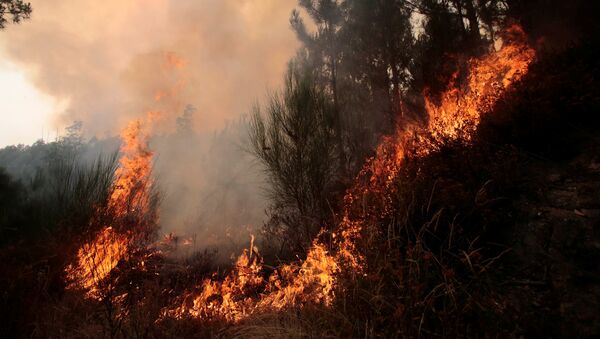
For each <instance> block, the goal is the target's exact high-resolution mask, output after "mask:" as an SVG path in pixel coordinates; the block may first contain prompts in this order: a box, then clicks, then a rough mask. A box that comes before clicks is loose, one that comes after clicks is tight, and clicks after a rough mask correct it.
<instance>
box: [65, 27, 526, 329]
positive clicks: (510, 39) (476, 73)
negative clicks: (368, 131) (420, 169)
mask: <svg viewBox="0 0 600 339" xmlns="http://www.w3.org/2000/svg"><path fill="white" fill-rule="evenodd" d="M525 41H526V39H525V35H524V33H523V31H522V30H521V29H520V28H519V27H516V26H515V27H511V28H509V29H508V30H507V32H506V33H505V35H504V46H503V48H502V49H501V50H499V51H497V52H494V53H489V54H488V55H486V56H484V57H481V58H477V59H472V60H470V61H468V63H467V66H468V70H469V73H468V75H467V76H466V79H465V80H464V81H459V73H456V74H455V77H454V81H453V82H452V83H451V84H450V86H449V88H448V89H447V90H446V91H445V92H444V93H442V94H441V99H440V100H439V103H436V102H435V101H434V100H433V99H431V98H430V96H429V95H428V93H427V91H426V92H425V93H424V95H425V106H426V110H427V113H428V117H429V119H428V122H427V124H426V125H425V126H421V125H417V124H407V125H405V126H402V127H398V128H397V130H396V133H395V134H394V135H391V136H388V137H385V138H384V139H383V140H382V142H381V144H380V145H379V147H378V148H377V151H376V154H375V155H374V156H373V157H372V158H371V159H369V160H368V161H367V162H366V164H365V166H364V167H363V169H362V171H361V172H360V173H359V175H358V177H357V179H356V181H355V184H354V186H352V187H351V188H350V189H349V190H348V191H347V193H346V195H345V197H344V205H343V210H342V215H341V222H340V224H339V225H338V227H337V229H336V230H335V232H334V233H332V234H331V238H332V239H333V242H332V245H327V244H325V243H324V242H322V241H321V238H323V237H324V235H325V234H326V233H327V232H326V230H322V231H321V233H320V234H319V236H317V237H316V239H315V240H314V241H313V243H312V246H311V248H310V250H309V251H308V253H307V256H306V259H305V260H303V261H300V262H294V263H290V264H287V265H283V266H281V267H279V268H277V269H276V270H275V272H274V273H273V274H272V275H271V276H270V277H268V278H267V277H266V274H265V272H264V269H263V265H262V258H261V256H260V254H259V252H258V249H257V248H256V247H255V246H254V239H252V241H251V244H250V247H249V248H248V249H246V250H244V251H243V253H242V254H241V256H240V257H239V258H238V259H237V262H236V264H235V267H234V269H233V270H232V271H231V273H229V274H228V275H227V276H225V277H224V278H223V279H218V277H216V276H213V277H211V278H209V279H205V280H203V281H202V282H200V284H198V286H196V288H195V289H194V290H193V291H188V292H187V293H186V294H185V295H183V296H182V297H180V298H179V299H178V300H177V302H176V304H175V305H174V306H169V307H166V308H165V309H163V312H162V315H163V317H173V318H183V317H194V318H202V319H208V318H219V319H225V320H228V321H232V322H235V321H239V320H242V319H244V318H246V317H248V316H250V315H252V314H256V313H260V312H266V311H273V310H280V309H283V308H286V307H291V306H302V305H305V304H307V303H313V304H323V305H326V306H327V305H331V304H332V303H333V302H334V300H335V291H336V287H337V280H336V279H337V277H338V276H339V274H340V273H341V272H342V271H343V272H344V273H350V274H364V271H365V268H366V260H365V258H364V257H363V255H362V254H361V251H360V239H361V237H362V234H363V231H364V227H365V225H368V224H371V223H372V221H377V220H381V219H382V218H385V217H387V216H389V215H390V214H391V213H392V212H393V211H394V206H393V204H392V198H391V197H392V195H393V192H394V182H395V180H396V178H397V176H398V174H399V173H400V170H401V169H402V165H403V162H404V159H405V158H406V156H407V154H409V153H410V154H416V155H425V154H428V153H430V152H432V151H435V149H436V147H437V146H436V145H437V144H438V142H439V141H443V140H462V141H465V142H469V141H471V139H472V137H473V135H474V132H475V131H476V130H477V126H478V124H479V121H480V119H481V114H483V113H485V112H486V111H488V110H489V109H490V108H491V107H492V106H493V105H494V103H495V102H497V100H498V99H499V98H500V97H501V95H502V94H503V93H504V91H505V90H506V89H507V88H508V87H509V86H510V85H511V84H512V83H513V82H515V81H518V80H519V79H520V78H521V77H522V76H523V75H524V74H525V73H526V72H527V68H528V66H529V64H530V63H531V62H532V61H533V59H534V57H535V52H534V51H533V49H531V48H530V47H528V45H527V43H526V42H525ZM167 63H168V65H170V67H173V68H181V67H183V65H184V63H181V62H180V61H179V60H178V59H176V58H174V59H172V60H171V59H169V60H167ZM149 120H151V119H149ZM148 124H149V122H148V121H134V122H132V123H131V124H130V125H129V126H128V127H127V128H126V129H125V130H124V132H123V133H122V138H123V141H124V144H123V148H122V152H123V157H122V158H121V163H120V164H121V167H120V169H119V171H118V173H117V180H116V182H115V190H114V193H113V194H112V196H111V197H110V202H109V206H110V207H111V208H114V209H115V210H116V211H118V213H119V214H120V215H127V214H128V213H131V212H134V211H135V209H142V210H143V209H147V208H149V200H148V199H149V190H150V187H151V185H152V180H151V178H150V171H151V161H152V152H151V151H150V150H149V148H148V144H147V140H148V137H149V130H148V129H147V126H148ZM114 234H117V232H115V229H113V228H110V227H108V228H105V229H104V230H103V231H102V232H100V233H99V234H98V236H97V238H96V239H95V241H93V242H91V243H90V244H86V245H84V246H83V247H82V249H81V250H80V251H79V254H78V263H77V265H76V266H75V267H70V268H69V270H68V272H69V275H71V276H75V277H76V278H78V279H79V280H80V281H81V282H80V283H79V285H80V286H81V287H84V288H86V289H88V290H93V289H94V286H96V285H97V284H98V282H99V281H100V280H102V279H103V278H104V277H106V276H107V275H108V274H109V273H110V271H111V270H112V269H114V267H115V266H116V265H117V264H118V262H119V260H123V259H126V258H127V248H128V246H130V245H131V244H130V242H129V241H124V242H123V241H122V240H118V239H121V238H119V237H116V238H115V237H113V235H114ZM121 234H126V233H121ZM114 239H117V240H114ZM125 239H128V238H127V237H126V238H125ZM91 253H94V255H95V256H97V255H99V256H100V257H101V258H100V259H99V260H95V258H90V254H91ZM105 254H106V255H105ZM97 263H100V267H99V268H96V269H92V267H93V265H96V266H98V265H97Z"/></svg>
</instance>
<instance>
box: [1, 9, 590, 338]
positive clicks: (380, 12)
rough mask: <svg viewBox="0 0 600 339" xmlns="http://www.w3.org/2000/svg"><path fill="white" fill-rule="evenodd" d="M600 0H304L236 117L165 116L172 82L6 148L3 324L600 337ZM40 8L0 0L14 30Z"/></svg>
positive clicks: (12, 328) (107, 332)
mask: <svg viewBox="0 0 600 339" xmlns="http://www.w3.org/2000/svg"><path fill="white" fill-rule="evenodd" d="M594 13H600V2H596V1H586V0H571V1H562V0H530V1H525V0H298V1H297V4H296V9H294V10H293V11H292V12H291V13H290V14H289V18H284V19H285V20H289V29H290V30H291V31H292V32H293V33H294V34H295V37H296V39H297V41H298V46H299V47H298V49H297V50H296V52H295V56H294V57H293V58H292V59H291V60H288V62H287V69H286V71H285V73H284V74H280V78H281V79H283V81H282V82H281V83H282V85H281V86H280V87H279V88H276V89H274V90H271V91H265V93H264V95H263V97H261V98H260V99H259V100H257V102H256V104H255V105H253V106H249V107H247V108H246V110H245V111H244V112H243V114H241V115H240V116H239V117H238V118H236V119H229V120H227V122H226V123H225V125H224V127H220V128H215V129H212V130H201V131H199V130H196V129H195V128H194V124H193V122H192V121H193V119H194V118H195V117H196V116H197V115H199V114H201V112H199V111H198V109H197V108H196V107H195V106H194V105H192V104H191V103H187V102H183V103H182V104H179V103H178V104H177V105H176V106H174V107H176V108H175V109H174V111H175V112H174V113H173V116H172V118H173V119H172V120H173V121H174V126H175V128H174V129H173V130H171V131H168V132H163V131H161V132H157V131H158V130H159V127H160V125H161V124H163V121H164V120H161V119H164V115H165V113H164V112H162V111H161V110H162V108H163V107H167V104H170V103H171V102H176V100H175V99H173V97H175V94H173V93H174V92H175V90H173V91H170V90H167V91H165V92H164V93H162V92H161V93H162V94H161V95H157V96H156V97H155V98H154V100H155V101H156V105H157V107H159V109H158V110H157V111H149V112H148V113H146V114H144V115H141V114H140V115H139V116H138V117H136V118H135V119H132V120H130V121H128V122H127V123H126V124H124V125H123V126H121V131H120V133H119V134H117V133H114V134H113V135H111V136H99V135H95V136H94V135H89V134H87V133H86V132H85V129H84V126H86V123H87V122H86V121H85V120H77V121H74V122H73V123H71V124H70V125H69V127H67V128H66V130H65V131H63V132H61V133H60V135H58V136H57V137H56V138H55V140H44V139H40V140H39V141H37V142H35V143H33V144H31V145H23V144H19V145H10V146H5V147H4V148H2V149H0V291H1V294H0V317H1V319H2V320H1V321H0V336H1V337H6V338H20V337H33V338H38V337H40V338H71V337H73V338H105V337H106V338H190V337H192V338H195V337H199V338H212V337H218V338H221V337H223V338H233V337H236V338H237V337H241V338H263V337H265V338H321V337H327V338H354V337H356V338H359V337H362V338H380V337H384V338H387V337H391V338H405V337H406V338H421V337H424V338H429V337H432V338H434V337H443V338H457V337H466V338H471V337H474V338H479V337H508V338H527V337H533V338H536V337H578V338H579V337H581V338H591V337H596V336H598V335H600V284H599V283H600V268H599V266H598V265H597V263H598V262H599V260H600V134H599V133H598V131H599V127H600V118H599V117H600V115H599V113H600V81H599V79H600V58H599V57H598V56H600V53H599V52H600V29H599V27H598V26H599V21H598V20H597V18H596V15H595V14H594ZM35 14H36V6H35V3H34V5H33V6H32V5H30V4H29V3H27V2H25V1H22V0H0V15H1V17H0V28H1V29H3V30H4V31H2V30H0V37H1V36H2V34H5V33H6V31H5V30H6V29H8V28H10V29H13V30H19V29H20V28H22V27H24V26H26V25H28V24H29V22H30V21H31V20H34V19H35ZM165 65H167V66H165V67H166V68H165V69H167V70H168V71H172V72H186V69H185V68H184V67H183V66H182V65H183V62H180V61H179V60H178V59H176V58H175V57H174V56H172V55H170V54H169V55H167V61H166V63H165ZM173 83H174V85H173V86H174V87H173V88H178V86H179V85H180V82H173ZM214 86H219V84H218V83H217V84H214ZM250 86H251V85H250ZM228 100H231V101H235V100H236V98H235V97H231V98H228ZM165 102H166V103H165ZM1 114H9V112H2V113H1ZM1 130H2V129H1V127H0V131H1Z"/></svg>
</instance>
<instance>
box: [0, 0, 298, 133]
mask: <svg viewBox="0 0 600 339" xmlns="http://www.w3.org/2000/svg"><path fill="white" fill-rule="evenodd" d="M294 4H295V0H131V1H122V0H106V1H101V2H98V1H94V0H79V1H68V0H54V1H41V0H40V1H32V6H33V8H34V13H33V16H32V19H31V20H29V21H26V22H24V23H23V24H21V25H18V26H11V27H9V29H7V30H6V31H5V32H3V41H2V44H3V46H2V47H3V48H2V51H3V54H4V57H6V58H8V59H10V60H12V61H13V62H15V63H17V64H19V65H20V66H21V67H23V68H24V69H25V70H26V71H27V73H28V74H29V76H30V78H31V79H32V81H33V82H34V84H35V85H36V86H37V87H38V88H39V89H41V90H43V91H44V92H46V93H48V94H50V95H52V96H54V97H55V98H58V99H61V100H63V101H64V102H66V104H67V105H66V109H65V111H64V112H58V113H59V114H57V120H56V122H57V124H59V125H65V124H67V123H70V122H72V121H74V120H83V121H84V122H85V125H86V130H87V132H88V133H91V134H95V135H103V134H105V133H108V134H114V133H115V132H116V131H117V130H118V128H119V127H121V126H123V124H124V123H125V122H126V121H128V120H130V119H131V118H132V117H134V116H141V115H143V114H144V111H145V110H147V109H148V108H149V107H150V106H151V104H152V100H151V99H152V98H153V95H154V92H156V91H158V90H160V89H162V88H164V83H163V82H164V81H165V78H164V75H163V74H162V72H161V68H162V63H163V62H164V60H163V58H161V57H158V56H161V55H165V54H166V53H173V54H174V55H177V56H178V57H179V58H181V59H183V60H185V63H186V68H185V77H186V84H185V87H184V88H183V89H182V91H181V93H179V97H180V100H181V101H182V102H185V103H186V104H192V105H193V106H194V107H196V108H197V109H198V111H199V113H198V114H197V115H196V118H197V121H195V125H196V128H198V129H205V130H206V129H213V128H215V127H222V126H223V121H224V120H225V119H226V118H232V117H236V116H237V115H238V114H240V113H241V112H244V111H247V109H248V107H249V106H250V105H251V104H252V103H253V101H255V100H256V99H257V98H258V97H260V96H261V95H262V94H263V93H264V92H265V90H266V89H267V88H272V87H275V86H277V85H278V84H279V83H280V78H281V77H282V74H283V71H284V69H285V65H286V62H287V60H289V58H290V57H291V56H292V55H293V53H294V51H295V49H296V47H297V42H296V40H295V37H294V34H293V32H292V31H291V30H290V29H289V22H288V17H289V14H290V12H291V10H292V9H293V8H294ZM170 123H171V124H174V122H173V121H171V122H170Z"/></svg>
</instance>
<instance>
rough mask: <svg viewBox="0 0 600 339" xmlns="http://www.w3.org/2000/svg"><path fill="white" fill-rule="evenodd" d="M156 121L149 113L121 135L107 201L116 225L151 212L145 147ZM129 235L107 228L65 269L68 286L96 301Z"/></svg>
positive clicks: (126, 247)
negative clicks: (79, 290)
mask: <svg viewBox="0 0 600 339" xmlns="http://www.w3.org/2000/svg"><path fill="white" fill-rule="evenodd" d="M156 117H157V114H156V113H149V114H148V117H147V119H146V120H142V119H139V120H135V121H133V122H131V123H130V124H129V125H128V126H127V127H126V128H125V129H123V131H122V133H121V140H122V144H121V153H122V156H121V158H120V160H119V164H120V167H119V168H118V169H117V171H116V173H115V175H116V179H115V182H114V184H113V191H112V193H111V195H110V198H109V201H108V209H109V211H110V212H111V213H112V214H114V219H115V222H117V223H118V222H119V220H118V219H119V218H123V217H125V216H127V215H128V214H129V213H131V212H134V211H137V212H142V213H144V212H145V211H147V210H148V209H149V208H150V190H151V185H152V181H151V178H150V174H151V168H152V155H153V153H152V151H150V149H149V147H148V138H149V135H150V133H149V129H148V125H149V123H150V122H151V121H152V120H154V119H155V118H156ZM114 226H121V225H119V224H117V225H114ZM131 232H132V230H131V229H127V230H123V229H115V227H113V226H107V227H105V228H104V229H103V230H101V231H100V232H99V233H98V234H97V235H96V237H95V239H93V240H92V241H90V242H88V243H86V244H84V245H83V246H82V247H81V248H80V249H79V251H78V253H77V262H76V263H75V264H74V265H69V266H68V267H67V269H66V273H67V279H68V280H69V281H71V282H72V284H71V286H72V287H81V288H84V289H85V290H86V291H87V294H88V296H90V297H95V298H99V297H100V294H99V290H98V285H99V284H100V282H101V281H103V280H104V279H105V278H106V277H107V276H108V275H109V274H110V272H111V271H112V270H113V269H114V268H115V267H116V266H117V264H118V263H119V261H121V260H123V259H126V257H127V253H128V251H129V246H130V242H131V240H132V237H131Z"/></svg>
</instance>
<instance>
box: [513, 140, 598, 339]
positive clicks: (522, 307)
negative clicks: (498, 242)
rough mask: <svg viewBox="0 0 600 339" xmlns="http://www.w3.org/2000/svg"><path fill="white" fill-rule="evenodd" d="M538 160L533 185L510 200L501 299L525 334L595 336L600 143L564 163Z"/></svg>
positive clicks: (596, 333)
mask: <svg viewBox="0 0 600 339" xmlns="http://www.w3.org/2000/svg"><path fill="white" fill-rule="evenodd" d="M538 166H539V165H537V166H534V169H533V171H532V172H533V173H536V175H535V177H532V178H531V180H533V181H536V182H537V183H539V184H538V186H537V188H538V189H537V190H536V191H534V192H532V193H533V194H532V195H531V196H529V197H528V196H522V197H521V198H520V199H518V200H517V201H515V204H514V205H515V206H517V209H516V211H515V212H516V213H517V215H518V217H517V218H518V219H519V220H521V221H518V222H517V223H516V224H515V226H514V229H513V238H514V245H513V249H514V251H513V253H512V255H511V256H510V258H508V259H507V262H506V264H505V266H504V267H503V272H502V273H503V274H504V275H505V281H504V282H503V286H504V287H503V288H504V289H506V291H507V298H508V302H507V304H508V306H509V307H510V309H511V311H512V312H514V316H515V321H517V322H519V323H521V324H520V327H521V330H523V331H525V332H527V333H528V334H530V335H543V334H553V333H554V334H559V333H560V334H562V335H564V336H569V335H575V336H576V337H579V336H581V337H588V336H592V335H598V334H600V266H598V263H599V262H600V199H599V197H600V143H594V145H593V146H591V147H589V148H586V149H585V150H583V153H582V154H581V155H579V156H578V157H576V158H575V159H573V160H571V161H569V162H568V163H567V164H564V165H557V164H548V165H547V166H541V167H538ZM536 167H537V168H536Z"/></svg>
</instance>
